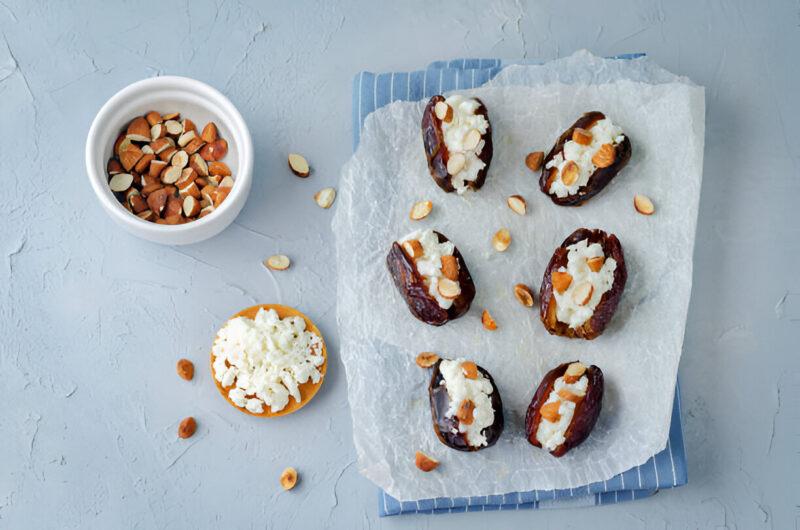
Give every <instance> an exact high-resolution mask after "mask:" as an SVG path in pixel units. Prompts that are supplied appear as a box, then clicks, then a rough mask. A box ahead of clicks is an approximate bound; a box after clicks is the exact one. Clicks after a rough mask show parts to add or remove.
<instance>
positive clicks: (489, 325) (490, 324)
mask: <svg viewBox="0 0 800 530" xmlns="http://www.w3.org/2000/svg"><path fill="white" fill-rule="evenodd" d="M481 323H482V324H483V327H485V328H486V329H488V330H489V331H494V330H496V329H497V322H495V321H494V319H493V318H492V315H490V314H489V312H488V311H484V312H483V314H482V315H481Z"/></svg>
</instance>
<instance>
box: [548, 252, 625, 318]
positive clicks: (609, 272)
mask: <svg viewBox="0 0 800 530" xmlns="http://www.w3.org/2000/svg"><path fill="white" fill-rule="evenodd" d="M567 251H568V252H567V266H566V267H563V266H562V267H559V268H558V270H559V271H560V272H567V273H569V275H570V276H572V283H570V284H569V287H567V289H566V290H565V291H564V292H563V293H561V294H559V293H558V292H557V291H556V290H555V289H553V296H555V298H556V318H557V319H558V321H559V322H563V323H564V324H568V325H569V327H571V328H577V327H579V326H582V325H583V323H584V322H586V321H587V320H589V319H590V318H591V316H592V315H593V314H594V310H595V308H596V307H597V304H599V303H600V299H601V298H602V297H603V294H605V292H606V291H608V290H609V289H611V285H612V284H613V283H614V271H615V270H616V269H617V262H616V260H615V259H614V258H606V260H605V262H604V263H603V266H602V268H601V269H600V270H599V271H597V272H594V271H593V270H592V269H590V268H589V265H588V264H587V263H586V258H594V257H599V256H604V253H603V247H602V246H601V245H600V243H592V244H591V245H589V240H588V239H584V240H582V241H578V242H577V243H575V244H574V245H570V246H568V247H567ZM585 281H588V282H590V283H591V284H592V287H593V290H592V296H591V298H590V299H589V301H588V302H586V304H585V305H578V304H576V303H575V301H574V300H573V299H572V292H573V291H574V290H575V287H577V286H578V285H580V284H581V283H583V282H585Z"/></svg>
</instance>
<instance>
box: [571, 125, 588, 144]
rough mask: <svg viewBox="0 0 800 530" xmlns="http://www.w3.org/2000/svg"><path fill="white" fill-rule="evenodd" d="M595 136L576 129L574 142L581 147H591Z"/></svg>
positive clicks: (573, 137)
mask: <svg viewBox="0 0 800 530" xmlns="http://www.w3.org/2000/svg"><path fill="white" fill-rule="evenodd" d="M592 138H593V135H592V133H590V132H589V131H587V130H586V129H581V128H580V127H576V128H575V129H573V131H572V141H573V142H575V143H576V144H580V145H589V144H591V143H592Z"/></svg>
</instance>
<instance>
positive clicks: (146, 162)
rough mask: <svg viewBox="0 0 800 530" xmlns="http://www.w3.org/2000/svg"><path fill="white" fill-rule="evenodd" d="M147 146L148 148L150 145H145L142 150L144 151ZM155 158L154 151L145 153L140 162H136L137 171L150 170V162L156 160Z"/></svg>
mask: <svg viewBox="0 0 800 530" xmlns="http://www.w3.org/2000/svg"><path fill="white" fill-rule="evenodd" d="M147 148H148V146H144V148H143V149H142V152H143V153H144V149H147ZM155 158H156V155H154V154H152V153H145V155H144V156H143V157H142V158H140V159H139V161H138V162H136V166H134V169H135V170H136V172H137V173H144V172H145V170H149V167H150V163H151V162H152V161H153V160H155Z"/></svg>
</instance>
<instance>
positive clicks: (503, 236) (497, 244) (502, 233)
mask: <svg viewBox="0 0 800 530" xmlns="http://www.w3.org/2000/svg"><path fill="white" fill-rule="evenodd" d="M510 244H511V234H510V233H509V232H508V230H506V229H505V228H501V229H500V230H498V231H497V233H496V234H495V235H494V237H493V238H492V245H494V249H495V250H496V251H497V252H505V250H506V249H507V248H508V245H510Z"/></svg>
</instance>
